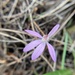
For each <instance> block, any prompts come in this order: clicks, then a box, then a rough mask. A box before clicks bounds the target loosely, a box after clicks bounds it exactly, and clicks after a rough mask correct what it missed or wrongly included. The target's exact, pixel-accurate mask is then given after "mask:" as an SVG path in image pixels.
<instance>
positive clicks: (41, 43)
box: [23, 24, 60, 62]
mask: <svg viewBox="0 0 75 75" xmlns="http://www.w3.org/2000/svg"><path fill="white" fill-rule="evenodd" d="M59 26H60V25H59V24H57V25H55V26H54V28H53V29H52V30H51V31H50V32H49V34H48V35H44V36H41V35H40V34H39V33H37V32H35V31H32V30H25V31H26V32H27V33H29V34H30V35H32V36H35V37H38V39H37V40H34V41H32V42H30V43H29V44H28V45H26V47H25V48H24V49H23V51H24V52H28V51H30V50H32V49H34V48H35V47H36V48H35V50H34V52H33V54H32V57H31V58H32V60H35V59H36V58H38V57H39V56H40V55H41V54H42V53H43V51H44V49H45V46H46V45H47V47H48V50H49V54H50V55H51V57H52V59H53V61H54V62H56V53H55V50H54V47H53V46H52V45H51V44H49V43H48V41H49V38H50V37H51V36H52V35H53V34H54V33H55V32H56V31H57V30H58V28H59Z"/></svg>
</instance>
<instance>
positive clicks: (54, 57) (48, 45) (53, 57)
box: [47, 43, 56, 62]
mask: <svg viewBox="0 0 75 75" xmlns="http://www.w3.org/2000/svg"><path fill="white" fill-rule="evenodd" d="M47 47H48V50H49V54H50V55H51V57H52V59H53V61H54V62H56V53H55V50H54V48H53V46H52V45H51V44H49V43H47Z"/></svg>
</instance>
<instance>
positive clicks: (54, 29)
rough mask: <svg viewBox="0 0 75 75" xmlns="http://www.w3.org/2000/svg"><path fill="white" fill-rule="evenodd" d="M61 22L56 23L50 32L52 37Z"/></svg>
mask: <svg viewBox="0 0 75 75" xmlns="http://www.w3.org/2000/svg"><path fill="white" fill-rule="evenodd" d="M59 26H60V25H59V24H57V25H55V26H54V27H53V29H52V30H51V31H50V32H49V34H48V36H49V37H51V36H52V35H53V34H54V33H55V32H56V31H57V30H58V28H59Z"/></svg>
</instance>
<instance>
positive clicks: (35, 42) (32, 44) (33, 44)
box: [23, 40, 42, 52]
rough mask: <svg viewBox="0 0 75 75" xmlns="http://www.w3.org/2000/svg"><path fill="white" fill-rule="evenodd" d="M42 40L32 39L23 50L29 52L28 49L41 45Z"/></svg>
mask: <svg viewBox="0 0 75 75" xmlns="http://www.w3.org/2000/svg"><path fill="white" fill-rule="evenodd" d="M41 42H42V41H41V40H35V41H32V42H30V43H29V44H28V45H27V46H26V47H25V48H24V49H23V51H24V52H28V51H30V50H31V49H34V47H36V46H37V45H39V44H40V43H41Z"/></svg>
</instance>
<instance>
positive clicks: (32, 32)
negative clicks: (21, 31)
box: [25, 30, 42, 38]
mask: <svg viewBox="0 0 75 75" xmlns="http://www.w3.org/2000/svg"><path fill="white" fill-rule="evenodd" d="M25 31H26V32H27V33H29V34H30V35H32V36H35V37H39V38H42V36H41V35H40V34H39V33H37V32H35V31H32V30H25Z"/></svg>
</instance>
